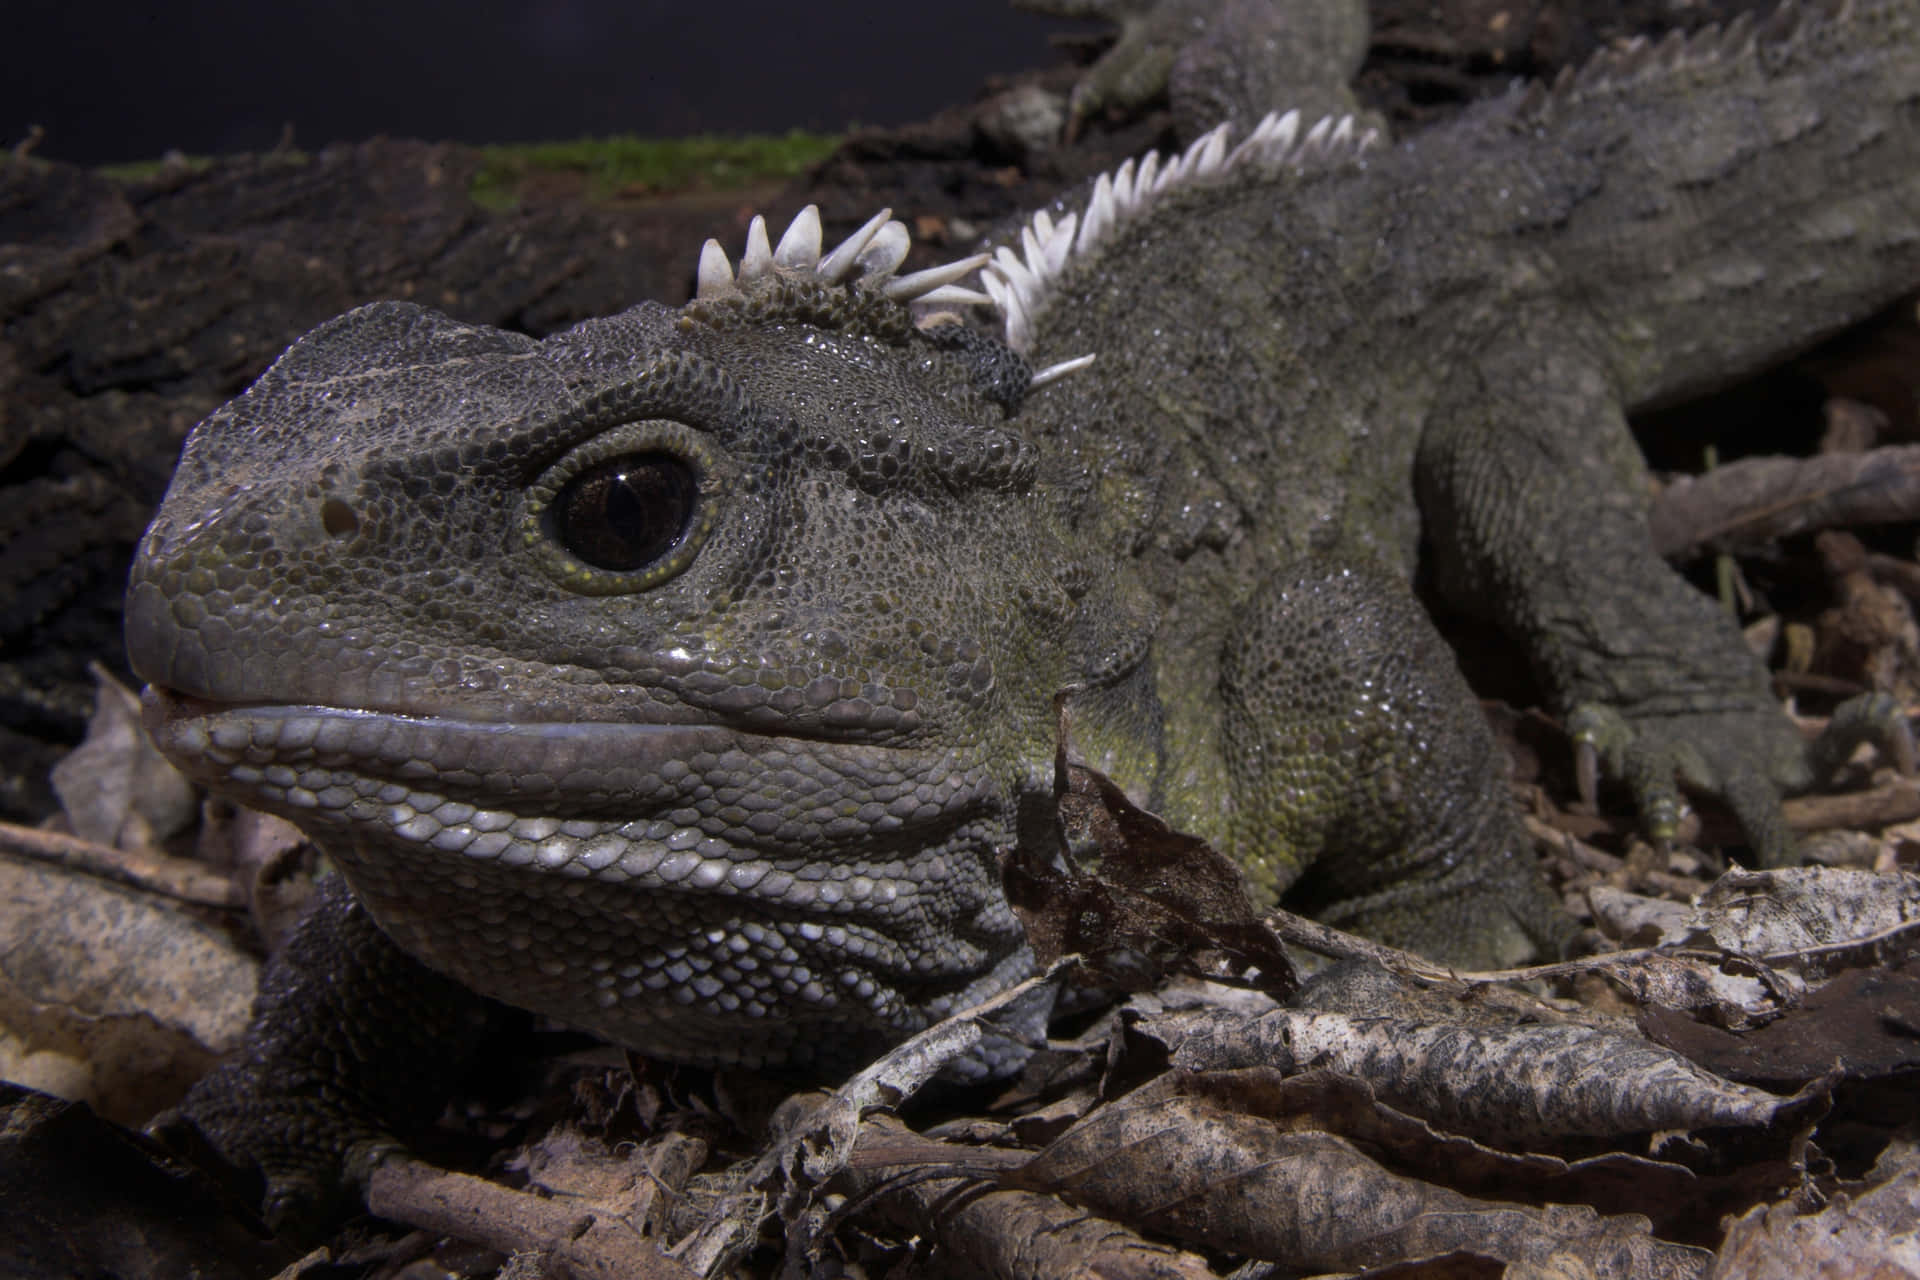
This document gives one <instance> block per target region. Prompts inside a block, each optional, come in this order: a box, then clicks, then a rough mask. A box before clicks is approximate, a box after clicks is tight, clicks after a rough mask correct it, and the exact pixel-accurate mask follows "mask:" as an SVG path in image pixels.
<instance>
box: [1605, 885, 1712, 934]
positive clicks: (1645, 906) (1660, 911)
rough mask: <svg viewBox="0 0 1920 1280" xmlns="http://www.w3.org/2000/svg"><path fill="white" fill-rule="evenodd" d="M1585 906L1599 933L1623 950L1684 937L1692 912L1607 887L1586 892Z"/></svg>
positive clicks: (1685, 907) (1681, 905) (1665, 901)
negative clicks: (1591, 911)
mask: <svg viewBox="0 0 1920 1280" xmlns="http://www.w3.org/2000/svg"><path fill="white" fill-rule="evenodd" d="M1587 905H1588V906H1589V907H1591V908H1592V909H1593V923H1594V924H1595V925H1596V926H1598V928H1599V930H1600V932H1602V933H1604V934H1606V935H1607V937H1608V938H1610V939H1612V940H1613V941H1614V942H1617V943H1619V944H1620V945H1621V946H1623V947H1657V946H1660V945H1661V944H1662V943H1675V942H1679V941H1680V940H1681V939H1682V938H1685V937H1686V936H1687V931H1688V926H1689V924H1690V923H1691V921H1692V919H1693V909H1692V908H1691V907H1689V906H1688V905H1687V904H1686V903H1684V902H1675V901H1674V900H1673V899H1671V898H1650V897H1648V896H1646V895H1645V894H1640V893H1628V892H1627V891H1626V890H1625V889H1616V888H1614V887H1613V886H1612V885H1608V884H1596V885H1594V886H1593V887H1591V888H1589V889H1588V890H1587Z"/></svg>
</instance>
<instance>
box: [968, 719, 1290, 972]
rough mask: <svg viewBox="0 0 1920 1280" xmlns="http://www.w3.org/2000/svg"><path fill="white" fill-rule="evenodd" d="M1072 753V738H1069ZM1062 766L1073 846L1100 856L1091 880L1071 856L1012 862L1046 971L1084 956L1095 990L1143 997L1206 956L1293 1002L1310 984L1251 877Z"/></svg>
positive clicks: (1008, 867) (1010, 893)
mask: <svg viewBox="0 0 1920 1280" xmlns="http://www.w3.org/2000/svg"><path fill="white" fill-rule="evenodd" d="M1062 732H1063V742H1064V729H1063V731H1062ZM1061 751H1062V755H1061V758H1060V760H1059V762H1058V777H1059V779H1060V786H1061V789H1060V790H1059V793H1058V799H1059V803H1060V817H1061V824H1062V832H1063V834H1064V835H1065V836H1066V837H1067V840H1066V846H1067V847H1079V848H1087V847H1091V848H1092V849H1094V850H1095V851H1096V852H1097V856H1098V867H1097V869H1096V870H1095V871H1093V872H1091V873H1087V872H1084V871H1082V870H1080V869H1078V868H1076V867H1074V866H1073V865H1071V862H1072V860H1071V859H1070V858H1068V857H1066V856H1065V853H1066V847H1063V850H1062V853H1063V856H1062V858H1061V859H1059V860H1058V861H1045V860H1041V859H1037V858H1028V857H1023V856H1020V855H1019V853H1018V852H1016V854H1015V855H1014V856H1012V857H1010V858H1009V859H1008V860H1007V861H1006V864H1005V865H1004V866H1003V868H1002V879H1003V881H1004V882H1005V885H1006V890H1007V900H1008V902H1009V903H1011V904H1012V906H1013V909H1014V912H1015V913H1016V914H1017V915H1018V916H1019V917H1020V923H1021V926H1022V927H1023V928H1024V930H1025V932H1026V935H1027V942H1028V945H1030V946H1031V947H1032V948H1033V951H1034V955H1035V957H1036V958H1038V960H1039V961H1040V963H1042V964H1051V963H1052V962H1053V961H1054V960H1056V959H1058V958H1060V957H1061V956H1067V955H1076V956H1079V957H1080V958H1081V959H1082V961H1083V963H1084V964H1085V966H1086V978H1085V981H1087V982H1088V983H1089V984H1090V985H1098V986H1100V987H1103V988H1105V989H1108V990H1120V991H1142V990H1148V989H1151V988H1152V987H1155V986H1157V985H1159V983H1160V982H1161V981H1162V980H1163V979H1164V978H1165V976H1166V974H1167V971H1168V970H1169V969H1170V968H1172V967H1173V966H1174V965H1175V964H1177V963H1179V962H1180V961H1182V960H1183V959H1186V958H1188V957H1190V956H1191V955H1193V954H1194V953H1196V952H1218V953H1224V954H1225V955H1226V956H1228V957H1230V958H1231V961H1232V964H1233V966H1234V967H1235V968H1238V969H1242V970H1246V969H1253V970H1257V971H1258V974H1259V980H1260V983H1261V985H1262V986H1263V987H1264V988H1266V989H1267V990H1269V991H1274V992H1276V993H1280V994H1284V993H1285V992H1288V991H1291V990H1292V989H1293V988H1294V987H1295V986H1297V985H1298V983H1297V980H1296V979H1295V977H1294V975H1293V966H1292V963H1291V961H1289V960H1288V959H1287V955H1286V949H1285V947H1283V946H1282V945H1281V943H1280V940H1279V939H1278V938H1277V937H1276V936H1275V935H1274V934H1273V931H1272V930H1270V929H1269V928H1267V927H1266V925H1265V924H1263V923H1262V922H1261V919H1260V916H1259V914H1258V913H1257V912H1256V911H1254V909H1253V904H1252V902H1251V900H1250V899H1249V898H1248V897H1247V891H1246V878H1245V876H1244V875H1243V874H1242V873H1241V871H1240V868H1239V867H1238V866H1237V865H1235V864H1234V862H1233V861H1232V860H1231V859H1230V858H1227V857H1226V856H1225V855H1223V854H1221V853H1219V852H1217V851H1215V850H1214V849H1213V847H1212V846H1210V845H1209V844H1207V842H1206V841H1204V840H1202V839H1200V838H1199V837H1198V836H1192V835H1187V834H1186V833H1184V832H1180V831H1176V830H1174V829H1173V828H1172V827H1171V826H1169V825H1168V824H1167V823H1166V822H1164V821H1162V820H1161V819H1160V818H1158V817H1156V816H1155V815H1153V814H1151V813H1148V812H1147V811H1146V810H1144V809H1141V808H1139V807H1137V806H1136V805H1134V804H1133V803H1132V802H1131V801H1130V800H1128V799H1127V797H1126V794H1125V793H1124V792H1123V791H1121V789H1120V788H1119V787H1118V786H1117V785H1116V784H1115V783H1114V782H1113V781H1112V780H1111V779H1110V778H1108V777H1106V775H1104V774H1102V773H1100V772H1099V771H1097V770H1094V769H1089V768H1086V767H1085V766H1082V765H1078V764H1069V763H1068V762H1067V760H1066V756H1065V747H1064V746H1063V747H1062V749H1061Z"/></svg>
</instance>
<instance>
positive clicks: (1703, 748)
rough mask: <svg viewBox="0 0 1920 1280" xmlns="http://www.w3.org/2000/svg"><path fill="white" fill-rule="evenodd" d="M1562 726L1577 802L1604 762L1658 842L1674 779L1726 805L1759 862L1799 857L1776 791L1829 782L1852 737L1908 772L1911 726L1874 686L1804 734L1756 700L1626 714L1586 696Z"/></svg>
mask: <svg viewBox="0 0 1920 1280" xmlns="http://www.w3.org/2000/svg"><path fill="white" fill-rule="evenodd" d="M1567 730H1568V732H1569V733H1571V734H1572V735H1573V739H1574V742H1575V744H1576V745H1575V750H1576V764H1577V768H1578V774H1579V786H1580V798H1581V800H1582V801H1583V802H1585V803H1586V804H1588V805H1589V806H1591V805H1592V804H1593V803H1594V799H1595V793H1596V792H1597V790H1598V786H1599V772H1600V769H1601V768H1602V767H1604V768H1605V769H1606V771H1607V773H1608V775H1609V776H1611V777H1614V778H1618V779H1619V780H1621V781H1622V782H1624V783H1626V784H1627V787H1628V788H1629V789H1630V790H1631V791H1632V792H1633V797H1634V804H1635V807H1636V808H1637V809H1638V810H1639V812H1640V820H1641V825H1642V826H1643V827H1644V829H1645V830H1646V832H1647V834H1648V835H1649V836H1650V837H1652V838H1653V839H1655V840H1662V841H1664V840H1670V839H1672V838H1673V836H1674V834H1675V833H1676V832H1677V831H1678V830H1679V827H1680V820H1681V819H1682V818H1683V817H1684V816H1685V814H1686V812H1687V804H1686V800H1685V797H1684V795H1683V792H1682V788H1683V787H1684V788H1686V789H1689V790H1693V791H1696V792H1701V793H1704V794H1706V795H1711V796H1714V797H1716V798H1718V799H1720V800H1721V801H1723V802H1725V804H1726V805H1727V806H1728V807H1729V808H1730V809H1732V810H1733V813H1734V817H1735V818H1736V819H1737V820H1738V821H1739V823H1740V828H1741V830H1742V831H1744V832H1745V833H1746V836H1747V840H1748V842H1749V843H1750V844H1751V845H1752V847H1753V850H1754V855H1755V857H1756V858H1757V859H1758V861H1759V865H1760V866H1762V867H1784V866H1791V865H1793V864H1794V863H1795V862H1797V861H1798V859H1799V847H1798V843H1797V842H1796V841H1795V839H1794V835H1793V832H1792V830H1791V829H1790V828H1789V827H1788V826H1787V821H1786V817H1785V815H1784V813H1783V812H1782V810H1781V799H1782V797H1783V796H1787V795H1793V794H1797V793H1799V792H1802V791H1808V790H1811V789H1813V788H1814V787H1817V786H1821V785H1823V784H1825V783H1827V782H1828V781H1830V780H1831V779H1832V777H1833V775H1834V774H1835V773H1836V772H1837V771H1838V770H1839V768H1840V767H1841V766H1842V765H1843V764H1845V763H1846V761H1847V759H1848V758H1849V757H1850V756H1851V755H1852V754H1853V752H1854V750H1855V749H1856V748H1857V747H1858V746H1859V745H1860V744H1861V743H1863V742H1866V743H1872V744H1873V745H1874V747H1875V748H1876V749H1877V750H1878V751H1879V752H1880V754H1881V756H1882V757H1883V758H1884V759H1886V760H1888V761H1889V762H1890V763H1892V764H1893V765H1894V766H1895V767H1896V768H1898V769H1899V770H1900V772H1901V773H1903V774H1906V775H1908V776H1912V775H1913V773H1914V772H1915V764H1914V742H1913V730H1912V728H1911V726H1909V725H1908V723H1907V721H1906V718H1905V717H1904V716H1903V715H1901V713H1900V707H1899V704H1898V703H1897V702H1896V701H1895V700H1894V699H1893V698H1892V697H1890V696H1889V695H1887V694H1883V693H1870V694H1862V695H1861V696H1859V697H1857V698H1853V699H1850V700H1848V701H1847V702H1845V703H1843V704H1842V705H1841V706H1840V708H1839V710H1838V711H1836V712H1835V713H1834V715H1833V719H1832V720H1831V721H1830V722H1829V723H1828V725H1827V727H1826V729H1825V730H1824V731H1823V732H1822V733H1821V735H1820V736H1819V737H1818V738H1817V739H1815V740H1814V741H1813V742H1811V743H1808V742H1806V741H1805V740H1803V739H1802V738H1801V737H1800V735H1799V734H1797V733H1795V732H1794V730H1793V726H1792V725H1791V724H1789V723H1788V722H1787V720H1786V719H1785V718H1784V717H1782V716H1781V715H1780V714H1779V713H1778V712H1776V711H1774V710H1773V709H1771V708H1765V707H1760V708H1754V709H1752V710H1745V709H1742V710H1736V711H1717V712H1716V711H1706V712H1690V713H1684V714H1678V715H1663V716H1636V717H1628V716H1626V715H1623V714H1622V713H1621V712H1620V711H1618V710H1616V709H1615V708H1613V707H1609V706H1604V705H1601V704H1599V703H1585V704H1582V705H1581V706H1579V707H1576V708H1575V709H1574V711H1573V712H1572V714H1570V715H1569V716H1568V717H1567Z"/></svg>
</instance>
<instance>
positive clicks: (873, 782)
mask: <svg viewBox="0 0 1920 1280" xmlns="http://www.w3.org/2000/svg"><path fill="white" fill-rule="evenodd" d="M145 720H146V724H147V728H148V732H149V733H150V734H152V736H153V738H154V741H155V742H156V743H157V744H158V745H159V746H160V748H161V750H162V751H164V752H165V753H166V754H167V755H168V756H169V757H171V758H172V759H173V760H174V761H175V762H176V764H178V765H179V766H180V767H181V768H182V769H183V770H185V771H186V772H187V773H188V774H189V776H192V777H194V778H195V779H196V780H198V781H200V782H202V783H203V784H204V785H206V786H208V787H209V788H211V789H214V790H218V791H221V792H224V793H226V794H228V795H230V796H232V797H233V798H235V799H236V800H239V801H241V802H242V803H245V804H248V805H250V806H251V807H254V808H259V809H265V810H268V811H270V812H274V813H279V814H282V815H284V816H286V817H288V818H289V819H291V820H292V821H294V822H295V823H297V824H299V825H300V826H302V827H303V828H306V829H308V831H309V834H312V835H314V836H315V837H316V838H318V839H320V840H321V842H322V843H323V844H327V845H331V843H332V841H331V840H330V839H329V836H330V835H331V834H332V831H331V829H336V828H337V829H341V830H342V831H343V832H344V834H346V835H349V836H351V837H352V839H353V841H354V842H355V843H356V844H359V845H361V846H363V847H364V846H366V845H368V844H379V845H386V846H412V847H414V848H416V849H418V850H419V851H421V852H426V851H429V850H431V851H437V852H438V853H440V854H446V855H458V856H459V857H460V859H461V860H462V861H463V862H467V863H469V864H472V863H492V864H495V865H497V866H500V867H520V868H526V869H528V870H530V871H551V872H560V873H562V874H566V875H572V876H582V875H585V876H592V877H596V878H601V879H605V880H610V881H617V882H628V883H632V882H636V881H637V882H639V883H638V884H636V885H635V887H662V888H666V887H674V888H681V889H693V890H701V889H711V890H717V891H721V892H734V893H747V894H751V895H752V896H756V897H772V898H775V899H779V900H782V901H785V902H787V903H788V904H789V905H794V906H800V905H806V906H809V907H810V906H814V905H816V897H817V894H818V893H819V892H825V893H826V894H827V895H828V898H829V899H830V900H835V899H839V898H841V897H842V895H844V894H850V895H852V897H853V898H854V899H855V900H856V901H857V900H859V899H863V898H867V897H869V896H870V895H879V896H880V897H882V898H885V897H889V896H891V894H892V893H893V892H894V891H895V890H904V889H905V888H906V887H907V886H904V885H898V884H892V885H891V887H890V882H893V881H894V880H895V877H896V876H899V875H904V874H906V867H905V863H904V862H903V861H902V859H905V860H906V861H911V860H912V854H913V852H914V851H915V850H918V849H922V848H924V847H926V846H927V845H928V844H930V843H938V841H939V838H940V837H941V836H942V835H943V834H945V833H948V832H951V830H952V829H953V828H954V827H955V826H956V825H960V824H963V823H965V822H967V821H969V820H970V819H975V818H978V817H979V816H980V814H981V813H982V812H983V811H984V810H985V809H987V808H990V807H991V805H989V804H988V803H986V802H987V797H986V795H985V794H984V790H983V784H982V783H981V781H980V780H979V779H978V777H977V775H973V771H971V770H968V769H966V768H964V767H962V766H961V765H960V763H959V762H958V761H957V760H954V759H952V758H951V757H947V756H946V755H945V754H944V753H939V752H926V751H918V750H911V749H903V748H877V747H874V746H871V745H852V744H849V745H843V746H839V747H835V746H833V745H831V744H825V743H822V742H820V741H817V740H811V739H799V738H785V737H780V736H776V735H762V734H754V733H748V732H744V731H741V730H738V729H733V728H727V727H721V726H712V725H685V724H630V723H617V722H600V721H594V722H561V721H541V722H532V723H509V722H500V721H468V720H458V719H451V718H445V717H434V716H410V715H400V714H395V713H391V712H382V711H368V710H349V709H344V708H338V707H324V706H311V705H307V706H287V705H276V704H235V703H221V702H211V701H207V700H205V699H202V698H198V697H194V696H191V695H184V694H179V693H176V692H173V691H171V690H166V689H160V688H155V687H151V686H150V687H149V688H148V690H147V692H146V695H145ZM832 847H842V848H847V849H849V850H850V851H857V854H855V855H854V856H857V860H858V861H859V862H860V863H862V864H864V866H865V867H867V868H870V869H871V871H872V872H875V873H878V874H871V873H869V874H861V875H858V876H856V877H853V879H852V880H851V881H850V882H848V883H845V884H843V885H841V886H840V887H839V889H837V890H836V889H833V888H828V887H827V885H826V883H825V882H815V883H814V884H813V885H812V886H811V887H810V886H809V884H805V883H789V882H790V881H792V880H793V877H792V876H790V875H788V874H787V873H785V872H784V871H779V870H778V869H777V868H776V866H775V862H776V861H779V862H785V861H787V860H790V859H797V860H801V861H803V862H806V861H814V862H817V861H818V860H819V859H820V857H821V854H822V850H823V849H824V848H832ZM802 875H803V876H805V878H806V880H807V881H809V882H813V881H814V876H813V875H812V874H811V873H809V872H808V871H805V870H803V871H802Z"/></svg>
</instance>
